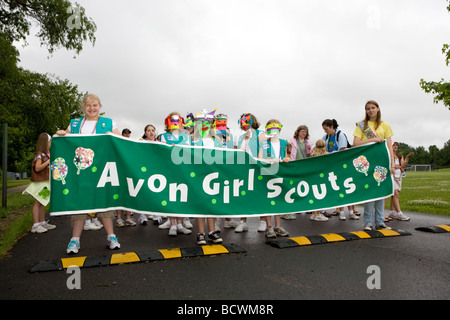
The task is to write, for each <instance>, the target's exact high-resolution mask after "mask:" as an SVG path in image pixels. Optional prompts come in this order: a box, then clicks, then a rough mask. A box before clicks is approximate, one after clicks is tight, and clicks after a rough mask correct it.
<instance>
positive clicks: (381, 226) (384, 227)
mask: <svg viewBox="0 0 450 320" xmlns="http://www.w3.org/2000/svg"><path fill="white" fill-rule="evenodd" d="M375 229H380V230H391V229H392V228H391V227H388V226H387V225H385V224H382V225H380V226H378V227H376V228H375Z"/></svg>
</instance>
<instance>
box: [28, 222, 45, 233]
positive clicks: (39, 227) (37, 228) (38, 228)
mask: <svg viewBox="0 0 450 320" xmlns="http://www.w3.org/2000/svg"><path fill="white" fill-rule="evenodd" d="M47 231H48V230H47V229H46V228H44V227H43V226H42V225H40V224H38V225H37V226H33V227H32V228H31V233H44V232H47Z"/></svg>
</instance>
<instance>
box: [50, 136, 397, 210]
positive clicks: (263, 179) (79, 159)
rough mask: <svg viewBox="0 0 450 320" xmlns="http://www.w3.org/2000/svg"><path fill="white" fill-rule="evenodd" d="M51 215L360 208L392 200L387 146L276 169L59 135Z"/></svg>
mask: <svg viewBox="0 0 450 320" xmlns="http://www.w3.org/2000/svg"><path fill="white" fill-rule="evenodd" d="M50 180H51V197H50V213H51V215H53V216H57V215H66V214H82V213H93V212H101V211H106V210H131V211H134V212H138V213H144V214H160V215H165V216H189V217H217V216H221V217H247V216H262V215H274V214H286V213H295V212H305V211H315V210H321V209H324V210H326V209H331V208H336V207H342V206H347V205H351V204H360V203H363V202H368V201H372V200H375V199H381V198H386V197H388V196H390V195H392V194H393V183H392V177H391V175H390V157H389V151H388V149H387V147H386V143H376V144H368V145H364V146H360V147H355V148H350V149H348V150H344V151H340V152H335V153H332V154H328V155H323V156H318V157H313V158H308V159H305V160H298V161H291V162H288V163H283V162H282V163H274V164H270V163H267V162H264V161H259V160H256V159H254V158H252V157H251V156H249V154H248V153H246V152H244V151H241V150H233V149H219V148H213V149H208V148H203V147H189V146H172V145H166V144H162V143H158V142H148V141H135V140H130V139H128V138H123V137H121V136H116V135H113V134H107V135H86V136H84V135H67V136H65V137H58V136H55V137H53V140H52V147H51V177H50Z"/></svg>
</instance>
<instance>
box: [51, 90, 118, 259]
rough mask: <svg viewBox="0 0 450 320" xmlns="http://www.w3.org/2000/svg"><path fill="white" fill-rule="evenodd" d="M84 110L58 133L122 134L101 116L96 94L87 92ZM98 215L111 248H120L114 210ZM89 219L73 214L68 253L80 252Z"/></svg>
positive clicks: (114, 125)
mask: <svg viewBox="0 0 450 320" xmlns="http://www.w3.org/2000/svg"><path fill="white" fill-rule="evenodd" d="M82 106H83V111H84V115H85V116H84V117H83V118H79V119H72V120H70V125H69V127H68V128H67V129H66V130H58V131H57V132H56V134H58V135H60V136H64V135H66V134H68V133H71V134H104V133H108V132H112V133H114V134H117V135H120V131H119V129H118V128H117V124H116V122H115V121H113V120H112V119H109V118H105V117H101V116H100V109H101V108H102V104H101V102H100V99H99V98H98V97H97V96H96V95H95V94H87V95H86V96H85V97H84V99H83V105H82ZM96 216H97V217H99V218H102V222H103V226H104V227H105V231H106V240H107V243H108V247H109V248H110V249H112V250H113V249H119V248H120V243H119V241H118V239H117V237H116V235H115V234H114V225H113V218H114V213H113V212H112V211H106V212H99V213H97V214H96ZM86 220H89V215H87V214H86V215H85V214H80V215H73V216H72V222H73V228H72V238H71V239H70V242H69V245H68V246H67V250H66V252H67V254H75V253H78V250H79V249H80V237H81V233H82V232H83V227H84V224H85V221H86Z"/></svg>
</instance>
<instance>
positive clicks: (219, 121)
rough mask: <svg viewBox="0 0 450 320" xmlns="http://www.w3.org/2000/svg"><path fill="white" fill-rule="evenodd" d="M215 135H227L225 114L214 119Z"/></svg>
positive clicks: (226, 117)
mask: <svg viewBox="0 0 450 320" xmlns="http://www.w3.org/2000/svg"><path fill="white" fill-rule="evenodd" d="M214 120H215V122H214V123H215V125H214V126H215V129H216V133H220V134H226V133H227V121H228V116H227V115H226V114H222V113H221V114H218V115H216V116H215V117H214Z"/></svg>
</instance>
